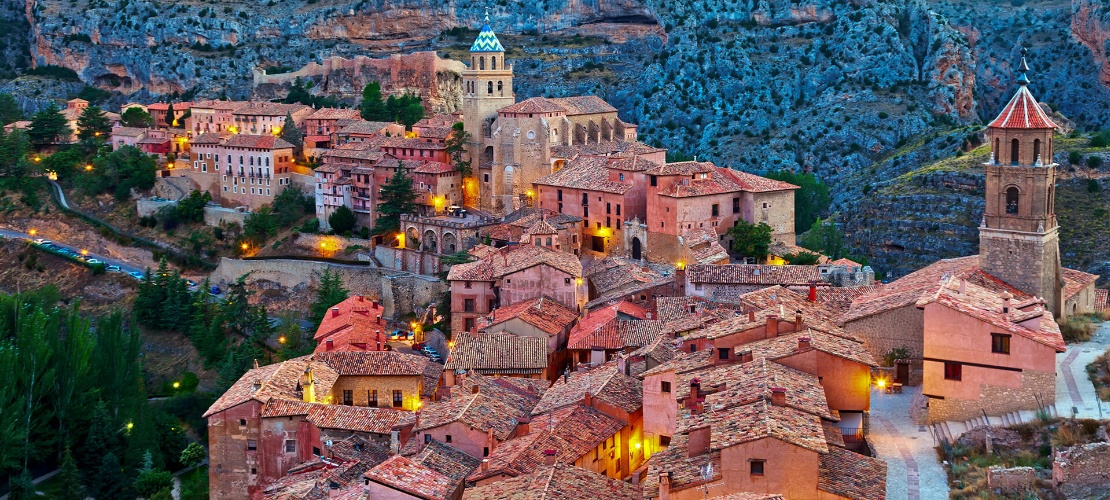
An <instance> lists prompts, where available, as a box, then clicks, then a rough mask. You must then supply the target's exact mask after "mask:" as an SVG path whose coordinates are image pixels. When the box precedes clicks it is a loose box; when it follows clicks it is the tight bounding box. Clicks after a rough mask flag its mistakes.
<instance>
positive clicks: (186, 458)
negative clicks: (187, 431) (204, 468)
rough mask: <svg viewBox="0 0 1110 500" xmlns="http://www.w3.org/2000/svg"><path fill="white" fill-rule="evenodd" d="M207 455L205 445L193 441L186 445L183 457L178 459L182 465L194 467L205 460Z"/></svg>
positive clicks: (182, 453)
mask: <svg viewBox="0 0 1110 500" xmlns="http://www.w3.org/2000/svg"><path fill="white" fill-rule="evenodd" d="M205 455H206V452H205V451H204V446H202V445H201V444H200V443H197V442H192V443H189V446H186V447H185V449H184V450H181V458H179V459H178V462H181V465H184V466H185V467H192V466H194V465H197V464H199V463H201V462H203V461H204V457H205Z"/></svg>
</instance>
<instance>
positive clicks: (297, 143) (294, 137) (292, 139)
mask: <svg viewBox="0 0 1110 500" xmlns="http://www.w3.org/2000/svg"><path fill="white" fill-rule="evenodd" d="M279 137H281V139H282V140H284V141H285V142H288V143H289V144H292V145H293V149H294V151H296V152H298V153H299V152H300V151H301V148H303V147H304V132H301V128H300V127H298V126H297V124H296V122H294V121H293V115H291V114H289V113H288V112H286V113H285V125H283V126H282V127H281V135H279Z"/></svg>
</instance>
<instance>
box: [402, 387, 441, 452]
mask: <svg viewBox="0 0 1110 500" xmlns="http://www.w3.org/2000/svg"><path fill="white" fill-rule="evenodd" d="M402 406H404V398H403V397H402V395H401V391H393V407H394V408H400V407H402ZM447 442H448V443H450V442H451V437H450V436H448V437H447Z"/></svg>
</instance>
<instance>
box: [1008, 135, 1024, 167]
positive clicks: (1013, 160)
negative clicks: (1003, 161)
mask: <svg viewBox="0 0 1110 500" xmlns="http://www.w3.org/2000/svg"><path fill="white" fill-rule="evenodd" d="M1020 151H1021V148H1020V147H1019V145H1018V140H1017V139H1014V140H1012V141H1010V165H1017V164H1018V153H1019V152H1020Z"/></svg>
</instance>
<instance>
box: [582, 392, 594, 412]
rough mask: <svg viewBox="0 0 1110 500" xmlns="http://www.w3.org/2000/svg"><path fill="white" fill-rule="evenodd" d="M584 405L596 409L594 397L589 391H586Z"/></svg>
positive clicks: (583, 399)
mask: <svg viewBox="0 0 1110 500" xmlns="http://www.w3.org/2000/svg"><path fill="white" fill-rule="evenodd" d="M582 404H585V405H586V406H589V407H590V408H593V407H594V395H593V394H590V391H589V390H587V391H586V396H585V397H583V398H582Z"/></svg>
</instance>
